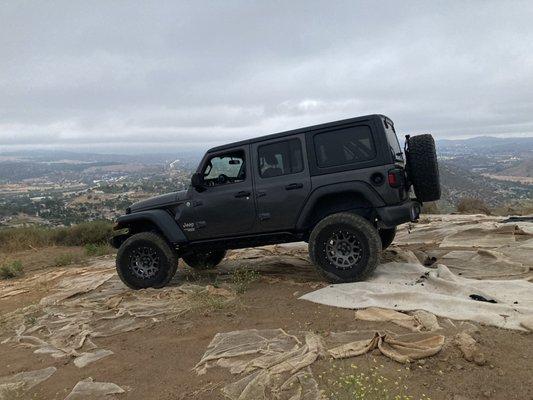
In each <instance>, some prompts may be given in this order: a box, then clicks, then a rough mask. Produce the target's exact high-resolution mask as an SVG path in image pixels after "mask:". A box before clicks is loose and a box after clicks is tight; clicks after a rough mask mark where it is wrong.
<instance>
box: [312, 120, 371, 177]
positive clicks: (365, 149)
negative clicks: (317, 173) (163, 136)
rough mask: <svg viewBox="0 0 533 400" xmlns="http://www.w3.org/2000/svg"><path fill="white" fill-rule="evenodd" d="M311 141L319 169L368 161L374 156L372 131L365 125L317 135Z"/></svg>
mask: <svg viewBox="0 0 533 400" xmlns="http://www.w3.org/2000/svg"><path fill="white" fill-rule="evenodd" d="M313 140H314V144H315V153H316V159H317V163H318V166H319V167H333V166H336V165H343V164H350V163H356V162H361V161H368V160H371V159H373V158H374V157H375V156H376V148H375V147H374V142H373V140H372V131H371V130H370V127H368V126H366V125H360V126H353V127H350V128H345V129H338V130H335V131H330V132H324V133H319V134H318V135H315V136H314V138H313Z"/></svg>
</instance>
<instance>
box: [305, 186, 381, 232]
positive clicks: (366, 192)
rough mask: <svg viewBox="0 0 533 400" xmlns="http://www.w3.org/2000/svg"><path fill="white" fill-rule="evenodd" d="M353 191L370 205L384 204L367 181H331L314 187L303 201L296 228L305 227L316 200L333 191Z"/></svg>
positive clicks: (333, 192) (379, 205) (378, 205)
mask: <svg viewBox="0 0 533 400" xmlns="http://www.w3.org/2000/svg"><path fill="white" fill-rule="evenodd" d="M341 192H343V193H353V194H355V195H358V196H360V197H362V198H363V199H365V200H366V201H368V203H370V204H372V207H381V206H384V205H385V203H384V202H383V199H382V198H381V197H380V196H379V195H378V194H377V193H376V192H375V191H374V189H372V187H370V186H369V185H368V184H367V183H365V182H361V181H352V182H341V183H332V184H330V185H326V186H320V187H319V188H317V189H315V190H314V191H313V192H311V194H310V195H309V197H308V198H307V201H306V202H305V206H304V207H303V209H302V211H301V212H300V215H299V217H298V221H297V222H296V229H298V230H302V229H304V228H305V227H306V224H307V223H308V222H309V218H310V217H311V215H312V213H313V209H314V207H315V205H316V204H317V203H318V201H319V200H320V199H321V198H322V197H324V196H326V195H329V194H335V193H341ZM354 208H357V205H355V207H354Z"/></svg>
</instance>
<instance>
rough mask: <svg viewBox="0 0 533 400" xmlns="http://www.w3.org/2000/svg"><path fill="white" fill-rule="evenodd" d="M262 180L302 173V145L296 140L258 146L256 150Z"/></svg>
mask: <svg viewBox="0 0 533 400" xmlns="http://www.w3.org/2000/svg"><path fill="white" fill-rule="evenodd" d="M257 153H258V159H259V175H261V177H262V178H272V177H274V176H280V175H287V174H294V173H297V172H302V171H303V169H304V168H303V158H302V145H301V144H300V141H299V140H298V139H291V140H287V141H285V142H277V143H272V144H267V145H263V146H260V147H259V149H258V150H257Z"/></svg>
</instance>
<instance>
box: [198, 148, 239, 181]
mask: <svg viewBox="0 0 533 400" xmlns="http://www.w3.org/2000/svg"><path fill="white" fill-rule="evenodd" d="M203 174H204V182H205V185H206V186H219V185H227V184H231V183H236V182H242V181H244V180H245V179H246V165H245V161H244V152H243V151H242V150H239V151H233V152H230V153H226V154H221V155H218V156H215V157H212V158H210V159H209V161H208V162H207V165H206V166H205V168H204V171H203Z"/></svg>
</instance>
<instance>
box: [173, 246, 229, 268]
mask: <svg viewBox="0 0 533 400" xmlns="http://www.w3.org/2000/svg"><path fill="white" fill-rule="evenodd" d="M225 256H226V250H209V251H193V252H191V253H188V254H185V255H183V256H182V257H181V258H182V259H183V261H185V263H187V265H188V266H189V267H191V268H194V269H198V270H204V269H211V268H215V267H216V266H217V265H218V264H220V262H221V261H222V260H223V259H224V257H225Z"/></svg>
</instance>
